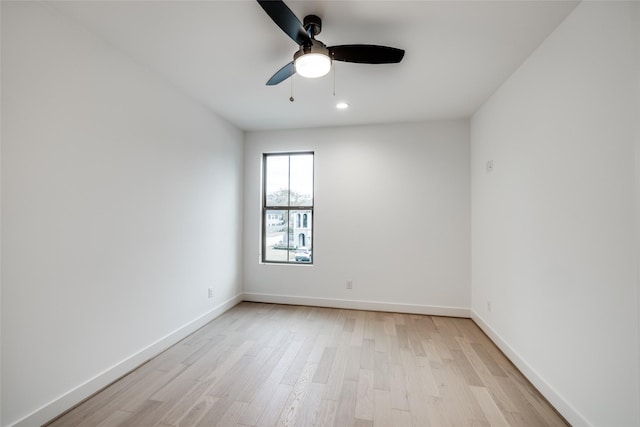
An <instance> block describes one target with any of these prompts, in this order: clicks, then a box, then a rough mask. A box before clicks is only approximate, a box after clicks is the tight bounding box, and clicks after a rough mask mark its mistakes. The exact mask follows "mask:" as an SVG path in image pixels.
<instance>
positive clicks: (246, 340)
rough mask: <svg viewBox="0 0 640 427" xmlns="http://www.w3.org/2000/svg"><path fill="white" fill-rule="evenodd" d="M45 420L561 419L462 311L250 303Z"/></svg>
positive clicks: (72, 425)
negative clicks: (451, 314) (456, 314)
mask: <svg viewBox="0 0 640 427" xmlns="http://www.w3.org/2000/svg"><path fill="white" fill-rule="evenodd" d="M49 425H50V426H52V427H67V426H69V427H96V426H100V427H114V426H131V427H139V426H147V425H148V426H156V427H178V426H182V427H194V426H207V427H208V426H216V425H223V426H230V427H231V426H236V427H253V426H255V427H258V426H259V427H263V426H276V425H277V426H299V427H309V426H338V427H348V426H357V427H389V426H398V427H399V426H414V427H428V426H433V427H447V426H452V427H458V426H467V425H469V426H471V425H472V426H476V427H478V426H479V427H482V426H499V427H500V426H513V427H518V426H523V427H529V426H552V427H556V426H557V427H560V426H566V425H567V424H566V422H565V421H564V420H563V419H562V417H560V416H559V415H558V414H557V413H556V412H555V410H554V409H553V407H551V406H550V405H549V403H548V402H547V401H546V400H545V399H544V397H542V396H541V395H540V393H539V392H538V391H537V390H536V389H535V388H534V387H533V385H532V384H531V383H530V382H529V381H527V379H526V378H525V377H524V376H523V375H522V373H520V371H518V369H517V368H516V367H515V366H513V365H512V364H511V363H510V362H509V360H508V359H507V358H506V357H505V356H504V354H502V353H501V352H500V350H499V349H498V348H497V347H496V346H495V345H494V344H493V343H492V342H491V341H490V340H489V339H488V337H487V336H486V335H484V333H483V332H482V331H481V330H480V329H479V328H478V327H477V326H476V325H475V324H474V323H473V322H472V321H471V320H469V319H458V318H446V317H434V316H422V315H417V314H401V313H383V312H368V311H356V310H345V309H331V308H321V307H301V306H285V305H278V304H260V303H246V302H245V303H241V304H239V305H237V306H236V307H234V308H233V309H231V310H229V311H228V312H226V313H225V314H223V315H222V316H220V317H218V318H217V319H216V320H214V321H213V322H210V323H209V324H207V325H206V326H205V327H203V328H201V329H199V330H198V331H196V332H195V333H194V334H192V335H190V336H189V337H187V338H185V339H184V340H183V341H181V342H179V343H177V344H176V345H174V346H172V347H171V348H169V349H168V350H166V351H165V352H163V353H162V354H160V355H159V356H157V357H156V358H154V359H152V360H150V361H149V362H148V363H145V364H144V365H142V366H140V367H139V368H138V369H136V370H134V371H133V372H131V373H130V374H128V375H126V376H125V377H123V378H122V379H120V380H119V381H117V382H115V383H113V384H111V385H110V386H108V387H106V388H105V389H104V390H102V391H100V392H99V393H96V395H95V396H93V397H92V398H90V399H88V400H86V401H85V402H83V403H82V404H80V405H78V406H77V407H76V408H74V409H72V410H70V411H69V412H68V413H66V414H64V415H62V416H60V417H59V418H57V419H56V420H54V421H52V422H51V423H50V424H49Z"/></svg>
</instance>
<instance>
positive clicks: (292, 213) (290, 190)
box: [262, 152, 313, 264]
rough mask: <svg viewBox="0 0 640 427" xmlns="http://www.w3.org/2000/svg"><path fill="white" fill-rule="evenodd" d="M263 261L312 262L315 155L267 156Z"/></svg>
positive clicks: (265, 156)
mask: <svg viewBox="0 0 640 427" xmlns="http://www.w3.org/2000/svg"><path fill="white" fill-rule="evenodd" d="M263 172H264V176H263V191H262V199H263V202H262V261H263V262H275V263H307V264H310V263H311V262H312V259H313V257H312V249H313V248H312V242H313V232H312V231H313V153H309V152H304V153H277V154H264V158H263Z"/></svg>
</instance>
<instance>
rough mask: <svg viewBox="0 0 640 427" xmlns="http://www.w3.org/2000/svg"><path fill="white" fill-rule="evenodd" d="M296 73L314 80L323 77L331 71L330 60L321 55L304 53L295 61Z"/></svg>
mask: <svg viewBox="0 0 640 427" xmlns="http://www.w3.org/2000/svg"><path fill="white" fill-rule="evenodd" d="M295 67H296V73H298V74H300V75H301V76H302V77H307V78H311V79H314V78H316V77H322V76H325V75H326V74H327V73H328V72H329V71H330V70H331V58H329V57H328V56H327V55H325V54H323V53H313V52H312V53H306V54H304V55H301V56H299V57H297V58H296V60H295Z"/></svg>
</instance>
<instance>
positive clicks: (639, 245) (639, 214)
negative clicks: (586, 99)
mask: <svg viewBox="0 0 640 427" xmlns="http://www.w3.org/2000/svg"><path fill="white" fill-rule="evenodd" d="M634 19H635V22H636V23H638V24H640V4H636V5H635V18H634ZM635 30H636V36H635V48H634V49H635V52H636V66H635V69H636V70H637V73H636V87H635V111H636V118H635V122H636V134H635V138H636V212H635V217H636V254H637V261H636V271H637V277H636V280H637V286H638V307H639V309H638V311H639V312H640V25H636V26H635ZM638 366H639V367H640V313H639V314H638ZM638 384H640V368H639V369H638ZM638 407H640V393H639V394H638Z"/></svg>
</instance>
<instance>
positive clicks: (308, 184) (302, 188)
mask: <svg viewBox="0 0 640 427" xmlns="http://www.w3.org/2000/svg"><path fill="white" fill-rule="evenodd" d="M290 180H291V206H313V154H300V155H296V156H291V177H290Z"/></svg>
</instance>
